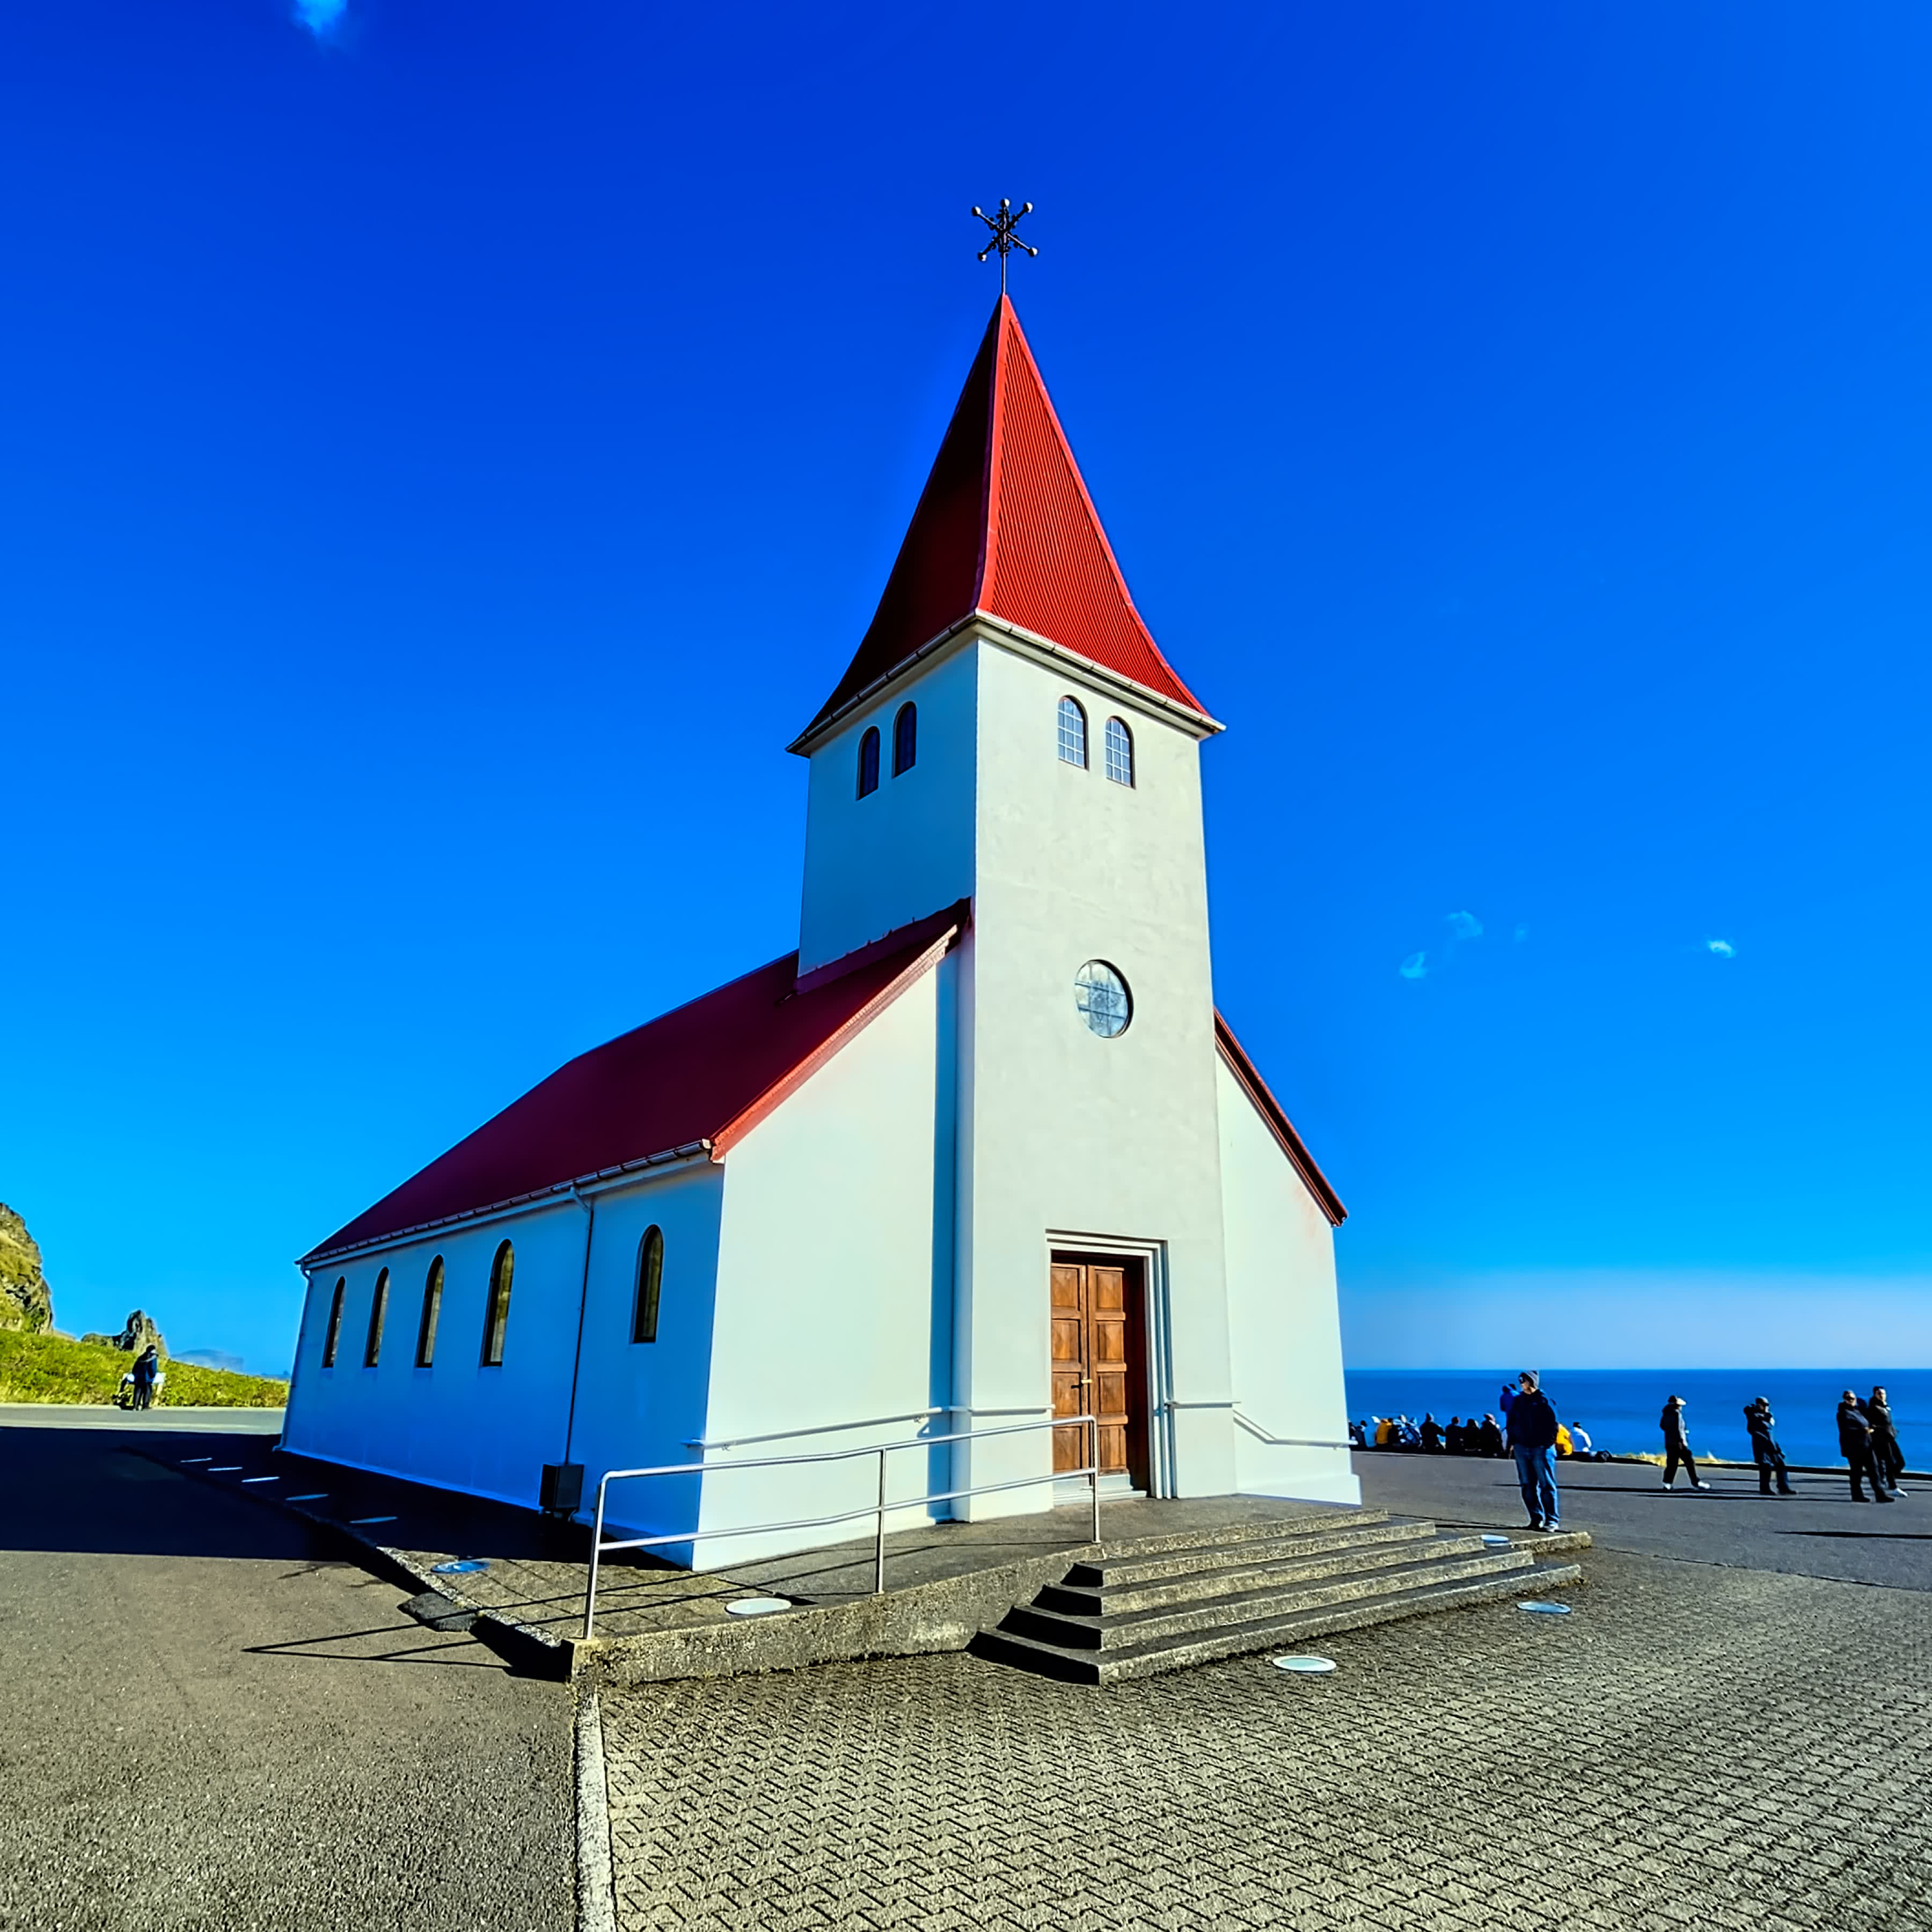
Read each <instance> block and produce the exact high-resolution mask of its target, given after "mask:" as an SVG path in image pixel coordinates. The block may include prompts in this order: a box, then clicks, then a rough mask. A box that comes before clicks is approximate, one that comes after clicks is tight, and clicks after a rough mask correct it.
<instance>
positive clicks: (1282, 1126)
mask: <svg viewBox="0 0 1932 1932" xmlns="http://www.w3.org/2000/svg"><path fill="white" fill-rule="evenodd" d="M1214 1043H1215V1045H1216V1046H1217V1047H1219V1048H1220V1051H1221V1058H1223V1060H1225V1061H1226V1062H1227V1063H1228V1070H1229V1072H1230V1073H1232V1074H1233V1075H1234V1076H1235V1080H1236V1082H1237V1083H1238V1085H1240V1087H1241V1089H1242V1091H1244V1093H1245V1094H1247V1097H1248V1098H1249V1099H1250V1100H1251V1101H1252V1102H1253V1103H1254V1106H1255V1111H1256V1112H1257V1113H1259V1115H1261V1117H1262V1120H1263V1121H1265V1122H1266V1123H1267V1124H1268V1130H1269V1131H1270V1132H1271V1133H1272V1134H1273V1135H1274V1137H1275V1139H1277V1141H1278V1142H1280V1144H1281V1150H1282V1151H1283V1153H1284V1154H1286V1155H1287V1156H1288V1158H1289V1163H1290V1165H1291V1166H1293V1168H1294V1169H1295V1172H1296V1173H1298V1175H1301V1179H1302V1182H1303V1184H1304V1186H1305V1187H1307V1190H1308V1191H1309V1193H1310V1194H1312V1195H1313V1196H1314V1197H1315V1205H1316V1206H1317V1207H1318V1208H1320V1209H1321V1210H1322V1213H1323V1214H1325V1215H1326V1216H1327V1217H1328V1223H1329V1226H1331V1227H1335V1228H1339V1227H1340V1226H1341V1225H1342V1223H1343V1222H1344V1221H1346V1220H1347V1219H1348V1218H1349V1211H1348V1209H1347V1208H1345V1207H1343V1205H1342V1197H1341V1196H1340V1195H1339V1194H1337V1193H1336V1192H1335V1190H1334V1188H1333V1187H1331V1186H1330V1185H1329V1181H1328V1176H1327V1175H1325V1174H1324V1173H1323V1172H1322V1169H1320V1167H1319V1166H1317V1165H1316V1160H1315V1157H1314V1156H1313V1154H1310V1152H1309V1151H1308V1146H1307V1142H1304V1140H1303V1139H1302V1138H1301V1136H1300V1135H1299V1134H1298V1133H1296V1132H1295V1123H1294V1122H1293V1121H1291V1120H1290V1119H1289V1118H1288V1115H1287V1112H1286V1110H1285V1109H1283V1106H1282V1104H1281V1103H1280V1101H1279V1100H1277V1099H1276V1098H1275V1097H1274V1094H1271V1092H1269V1091H1268V1082H1266V1081H1265V1080H1264V1079H1262V1076H1261V1073H1260V1070H1259V1069H1258V1068H1257V1067H1256V1065H1255V1063H1254V1062H1253V1061H1252V1060H1250V1058H1248V1055H1247V1049H1246V1048H1244V1046H1242V1045H1241V1042H1240V1041H1239V1040H1237V1039H1236V1038H1235V1030H1234V1028H1232V1027H1231V1026H1229V1024H1228V1022H1226V1020H1225V1019H1223V1018H1222V1017H1221V1013H1220V1008H1219V1007H1217V1008H1216V1009H1215V1013H1214Z"/></svg>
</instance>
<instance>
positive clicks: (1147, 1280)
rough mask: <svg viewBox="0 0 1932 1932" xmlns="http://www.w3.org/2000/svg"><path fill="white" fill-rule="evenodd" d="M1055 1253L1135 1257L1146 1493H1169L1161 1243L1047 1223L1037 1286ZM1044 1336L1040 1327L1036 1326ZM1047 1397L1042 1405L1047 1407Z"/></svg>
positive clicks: (1168, 1337)
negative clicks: (1140, 1306)
mask: <svg viewBox="0 0 1932 1932" xmlns="http://www.w3.org/2000/svg"><path fill="white" fill-rule="evenodd" d="M1056 1254H1064V1255H1066V1256H1070V1258H1073V1259H1091V1260H1094V1261H1100V1262H1110V1261H1138V1262H1139V1263H1140V1265H1141V1268H1140V1274H1141V1281H1142V1298H1143V1300H1144V1301H1145V1304H1146V1309H1145V1324H1144V1327H1145V1333H1144V1334H1142V1338H1141V1340H1142V1346H1143V1349H1144V1350H1145V1354H1146V1357H1147V1387H1146V1389H1145V1391H1144V1394H1143V1401H1144V1404H1145V1407H1144V1410H1143V1413H1144V1415H1145V1419H1146V1426H1147V1443H1146V1448H1147V1463H1148V1495H1149V1496H1172V1495H1173V1494H1174V1492H1175V1478H1174V1430H1173V1412H1172V1406H1171V1404H1170V1403H1169V1393H1170V1391H1172V1388H1173V1376H1172V1364H1173V1360H1174V1350H1173V1336H1172V1325H1171V1323H1170V1321H1169V1292H1168V1271H1167V1244H1166V1242H1165V1241H1144V1240H1136V1239H1135V1238H1132V1237H1123V1236H1121V1235H1094V1234H1088V1233H1086V1232H1082V1231H1081V1230H1079V1229H1072V1228H1049V1229H1048V1230H1047V1231H1046V1241H1045V1242H1044V1243H1043V1245H1042V1248H1041V1253H1040V1274H1039V1276H1038V1280H1039V1282H1040V1286H1041V1288H1042V1289H1043V1290H1045V1289H1047V1288H1048V1286H1049V1282H1050V1281H1051V1279H1052V1277H1051V1276H1050V1274H1049V1270H1050V1269H1051V1268H1052V1266H1053V1258H1054V1256H1055V1255H1056ZM1041 1333H1042V1335H1043V1337H1044V1335H1045V1333H1046V1331H1045V1328H1043V1329H1042V1331H1041ZM1051 1406H1052V1405H1051V1403H1049V1410H1050V1409H1051Z"/></svg>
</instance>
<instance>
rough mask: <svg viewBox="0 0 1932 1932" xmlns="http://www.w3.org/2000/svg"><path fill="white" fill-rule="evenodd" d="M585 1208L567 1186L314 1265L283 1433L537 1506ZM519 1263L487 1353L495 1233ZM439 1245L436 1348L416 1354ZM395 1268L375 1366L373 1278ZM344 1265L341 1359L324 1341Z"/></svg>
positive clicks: (360, 1460)
mask: <svg viewBox="0 0 1932 1932" xmlns="http://www.w3.org/2000/svg"><path fill="white" fill-rule="evenodd" d="M583 1235H584V1217H583V1211H582V1210H581V1209H580V1208H578V1207H577V1205H576V1204H575V1203H574V1202H571V1201H570V1200H568V1199H565V1200H563V1201H562V1202H559V1203H557V1204H556V1205H548V1206H545V1207H544V1208H541V1209H540V1210H538V1211H534V1212H529V1213H524V1214H512V1215H507V1216H504V1217H499V1218H498V1219H496V1220H489V1221H477V1222H473V1223H464V1224H463V1225H462V1226H460V1227H458V1228H454V1229H444V1230H443V1232H441V1234H440V1235H438V1236H437V1237H436V1238H434V1239H431V1240H426V1241H419V1242H414V1243H411V1244H408V1245H407V1246H403V1247H395V1248H392V1249H386V1250H381V1251H380V1252H378V1253H373V1254H369V1255H365V1256H361V1257H359V1258H357V1259H353V1260H352V1261H350V1262H347V1264H345V1265H338V1266H330V1265H327V1264H326V1263H325V1264H323V1265H318V1266H317V1268H314V1270H313V1271H311V1274H310V1277H309V1289H308V1297H307V1301H306V1305H305V1310H304V1313H303V1317H302V1340H301V1345H300V1346H301V1354H300V1358H299V1361H298V1362H297V1364H296V1376H295V1382H294V1386H293V1388H292V1389H291V1391H290V1397H289V1412H288V1419H287V1424H286V1427H285V1428H284V1433H283V1442H284V1444H285V1445H286V1446H287V1448H290V1449H292V1450H295V1451H298V1452H299V1453H300V1454H304V1455H313V1456H320V1457H326V1458H328V1459H329V1460H331V1461H332V1462H338V1463H349V1464H351V1465H353V1466H355V1467H356V1468H358V1469H378V1470H383V1471H385V1472H389V1473H391V1474H394V1475H404V1476H407V1477H410V1478H412V1479H413V1480H414V1481H418V1482H424V1483H434V1484H439V1485H440V1486H442V1487H446V1488H449V1489H455V1490H468V1491H469V1492H471V1493H472V1494H475V1495H478V1496H495V1497H497V1498H499V1499H502V1500H503V1501H505V1502H514V1503H523V1504H527V1505H532V1506H534V1505H535V1502H536V1500H537V1494H538V1484H539V1483H540V1481H541V1475H542V1467H543V1465H544V1463H554V1462H556V1461H558V1460H560V1459H561V1457H562V1453H563V1439H564V1422H565V1412H566V1410H567V1409H568V1403H569V1396H570V1375H571V1361H572V1358H573V1356H574V1352H575V1348H576V1343H577V1304H578V1298H579V1286H580V1282H581V1280H582V1269H583ZM506 1239H507V1240H508V1241H510V1242H511V1243H512V1244H513V1246H514V1252H515V1255H516V1266H515V1270H514V1274H513V1277H512V1280H511V1293H510V1312H509V1320H508V1325H507V1326H506V1328H505V1334H504V1342H503V1361H502V1367H500V1368H485V1367H483V1365H482V1355H483V1321H484V1309H485V1306H486V1303H487V1298H488V1294H489V1286H490V1265H491V1263H492V1262H493V1261H494V1259H495V1258H496V1247H497V1244H498V1243H499V1242H500V1241H504V1240H506ZM437 1255H440V1256H442V1257H443V1304H442V1313H441V1316H440V1319H439V1321H438V1322H437V1341H436V1351H435V1357H434V1361H433V1363H432V1364H431V1367H428V1368H427V1369H419V1368H418V1367H416V1334H417V1328H418V1324H419V1319H420V1317H421V1316H422V1296H423V1287H424V1283H425V1280H426V1278H427V1277H428V1271H429V1265H430V1262H431V1259H433V1258H434V1256H437ZM383 1268H388V1269H389V1274H390V1285H389V1315H388V1319H387V1320H386V1323H385V1324H384V1328H383V1347H382V1352H381V1355H380V1359H379V1360H378V1362H377V1366H376V1367H374V1368H373V1369H372V1368H366V1367H364V1366H363V1354H364V1348H365V1343H366V1340H367V1338H368V1322H369V1308H370V1304H371V1299H372V1298H373V1297H374V1292H375V1286H376V1278H377V1275H378V1274H379V1273H380V1271H382V1270H383ZM338 1277H346V1278H347V1283H348V1289H347V1294H346V1295H345V1296H344V1307H343V1317H342V1331H341V1343H340V1345H339V1346H338V1350H337V1352H336V1358H335V1367H333V1368H329V1369H325V1368H324V1367H323V1366H322V1355H323V1346H324V1343H325V1340H326V1335H327V1331H328V1327H329V1301H330V1298H331V1297H332V1295H333V1293H334V1292H335V1283H336V1280H337V1278H338Z"/></svg>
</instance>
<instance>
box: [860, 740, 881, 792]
mask: <svg viewBox="0 0 1932 1932" xmlns="http://www.w3.org/2000/svg"><path fill="white" fill-rule="evenodd" d="M878 788H879V727H877V725H876V724H868V725H867V726H866V727H865V736H863V737H862V738H861V739H859V796H860V797H861V798H863V797H864V796H865V795H866V793H868V792H874V791H877V790H878Z"/></svg>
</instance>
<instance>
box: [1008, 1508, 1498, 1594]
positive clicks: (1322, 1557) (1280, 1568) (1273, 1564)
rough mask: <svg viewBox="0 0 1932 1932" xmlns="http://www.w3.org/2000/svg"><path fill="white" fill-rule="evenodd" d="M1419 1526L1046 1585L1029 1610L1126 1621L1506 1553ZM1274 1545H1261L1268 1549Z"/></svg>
mask: <svg viewBox="0 0 1932 1932" xmlns="http://www.w3.org/2000/svg"><path fill="white" fill-rule="evenodd" d="M1420 1527H1421V1529H1423V1530H1424V1532H1425V1534H1424V1535H1420V1536H1415V1535H1405V1536H1392V1537H1389V1538H1385V1539H1381V1540H1376V1541H1370V1540H1369V1539H1368V1538H1367V1536H1365V1537H1364V1538H1358V1539H1352V1540H1351V1541H1349V1543H1347V1544H1345V1545H1343V1546H1342V1547H1340V1548H1337V1549H1327V1550H1316V1551H1313V1552H1312V1553H1308V1554H1306V1555H1304V1554H1303V1553H1301V1552H1300V1551H1297V1550H1291V1551H1289V1553H1286V1554H1285V1555H1283V1556H1272V1557H1263V1558H1261V1559H1259V1560H1257V1561H1255V1562H1237V1563H1227V1564H1223V1563H1214V1564H1211V1565H1207V1566H1205V1567H1204V1568H1200V1569H1198V1570H1191V1571H1178V1572H1171V1573H1170V1574H1167V1575H1166V1576H1163V1577H1155V1578H1153V1579H1151V1580H1148V1582H1145V1583H1113V1582H1111V1581H1109V1583H1105V1584H1102V1585H1100V1586H1088V1587H1082V1586H1080V1585H1078V1584H1076V1583H1072V1582H1067V1583H1050V1584H1049V1585H1048V1586H1046V1589H1043V1590H1042V1591H1041V1592H1040V1594H1039V1595H1037V1597H1035V1598H1034V1600H1033V1601H1034V1607H1036V1608H1037V1609H1040V1610H1058V1611H1059V1612H1061V1613H1062V1614H1063V1615H1064V1616H1071V1617H1105V1616H1116V1617H1118V1616H1131V1615H1132V1614H1133V1613H1134V1612H1136V1611H1137V1610H1164V1609H1167V1608H1169V1607H1172V1606H1175V1605H1177V1604H1199V1603H1208V1602H1211V1601H1215V1600H1217V1599H1220V1598H1234V1597H1239V1596H1241V1595H1243V1594H1244V1592H1248V1591H1251V1590H1265V1589H1282V1588H1283V1587H1285V1586H1287V1585H1289V1584H1291V1583H1313V1582H1316V1581H1317V1580H1319V1579H1321V1578H1322V1577H1349V1576H1354V1575H1355V1574H1358V1572H1367V1571H1371V1570H1377V1569H1387V1568H1394V1567H1396V1566H1397V1565H1402V1564H1405V1563H1415V1562H1420V1561H1422V1560H1423V1559H1424V1557H1425V1556H1427V1557H1439V1556H1484V1555H1495V1556H1507V1555H1508V1551H1506V1550H1496V1551H1492V1550H1490V1547H1489V1546H1488V1545H1487V1544H1485V1543H1484V1541H1483V1539H1482V1537H1481V1535H1480V1534H1479V1533H1477V1532H1469V1533H1467V1534H1465V1535H1459V1536H1434V1535H1429V1534H1427V1533H1426V1532H1427V1530H1428V1528H1429V1526H1428V1525H1427V1524H1426V1523H1425V1524H1423V1525H1421V1526H1420ZM1371 1534H1373V1533H1371ZM1269 1547H1270V1548H1271V1549H1272V1548H1274V1547H1277V1546H1274V1545H1270V1546H1269ZM1525 1560H1526V1561H1528V1560H1529V1559H1525ZM1076 1567H1079V1566H1076ZM1072 1574H1073V1573H1072V1571H1069V1572H1068V1575H1069V1577H1071V1576H1072Z"/></svg>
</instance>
